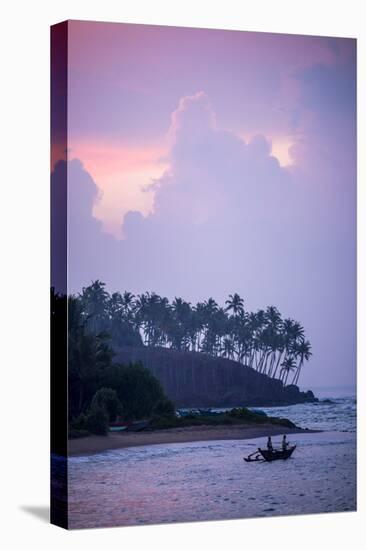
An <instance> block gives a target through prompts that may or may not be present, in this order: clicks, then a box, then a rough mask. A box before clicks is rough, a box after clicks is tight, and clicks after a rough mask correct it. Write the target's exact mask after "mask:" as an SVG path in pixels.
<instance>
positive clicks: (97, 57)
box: [54, 22, 356, 386]
mask: <svg viewBox="0 0 366 550" xmlns="http://www.w3.org/2000/svg"><path fill="white" fill-rule="evenodd" d="M355 67H356V43H355V41H354V40H350V39H339V38H321V37H305V36H290V35H275V34H264V33H247V32H231V31H217V30H199V29H181V28H174V27H171V28H169V27H153V26H145V25H130V24H128V25H126V24H107V23H86V22H70V23H69V80H68V86H69V96H68V99H69V103H68V106H69V118H68V132H69V134H68V146H69V156H68V158H69V165H68V176H69V180H68V181H69V191H68V192H69V291H70V292H78V291H80V290H81V287H82V286H85V285H87V284H89V283H90V282H91V280H93V279H96V278H99V279H102V280H103V281H105V282H106V283H107V285H108V288H109V289H110V290H125V289H127V290H130V291H132V292H134V293H140V292H143V291H145V290H150V291H151V290H155V291H156V292H158V293H160V294H162V295H165V296H167V297H169V298H173V297H174V296H182V297H184V298H186V299H187V300H189V301H192V302H195V301H197V300H202V299H205V298H207V297H209V296H213V297H214V298H215V299H216V300H217V301H218V302H220V303H223V302H224V300H225V299H226V297H227V295H228V294H229V293H233V292H239V294H241V295H242V296H243V298H244V300H245V305H246V307H247V308H248V309H253V310H255V309H257V308H265V307H266V306H267V305H276V306H277V307H278V308H279V309H280V311H281V312H282V314H283V315H284V316H291V317H293V318H295V319H298V320H299V321H301V322H302V323H303V325H304V327H305V329H306V332H307V335H308V337H309V339H310V340H311V342H312V346H313V354H314V355H313V358H312V359H311V361H310V363H309V365H307V368H306V369H304V374H303V378H302V384H303V385H305V386H306V385H307V386H315V385H338V384H354V382H355V357H356V350H355V291H356V289H355V277H356V266H355V253H356V241H355V223H356V219H355V218H356V208H355V200H356V134H355V131H356V128H355V124H356V122H355V109H356V103H355V70H356V68H355ZM58 169H60V167H58V168H56V170H55V173H54V176H55V177H56V179H57V170H58Z"/></svg>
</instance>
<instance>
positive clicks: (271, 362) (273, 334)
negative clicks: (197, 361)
mask: <svg viewBox="0 0 366 550" xmlns="http://www.w3.org/2000/svg"><path fill="white" fill-rule="evenodd" d="M70 299H71V300H72V301H73V302H74V303H75V307H78V308H79V315H80V318H81V319H83V323H84V324H85V326H86V327H87V328H88V332H89V333H92V334H94V335H103V334H108V335H109V336H110V338H111V339H112V344H113V345H114V346H115V347H118V346H131V345H133V346H139V345H144V346H148V347H166V348H171V349H174V350H177V351H186V352H188V351H194V352H200V353H205V354H208V355H211V356H213V357H224V358H227V359H231V360H235V361H237V362H238V363H241V364H243V365H246V366H248V367H250V368H253V369H255V370H256V371H257V372H259V373H262V374H266V375H267V376H269V377H272V378H278V379H279V380H281V381H282V382H283V384H284V385H287V384H298V382H299V377H300V374H301V370H302V368H303V365H304V364H305V362H307V361H308V360H309V359H310V357H311V355H312V352H311V345H310V342H309V340H308V339H306V337H305V331H304V328H303V326H302V325H301V324H300V323H299V322H298V321H295V320H293V319H291V318H285V319H283V318H282V316H281V314H280V312H279V311H278V309H277V308H276V307H275V306H268V307H267V308H266V309H265V310H263V309H260V310H258V311H256V312H250V311H247V310H246V309H245V307H244V300H243V299H242V298H241V297H240V296H239V294H237V293H234V294H230V295H229V297H228V299H227V300H226V302H225V305H224V306H223V307H222V306H220V305H219V304H218V303H217V302H216V301H215V300H214V299H213V298H208V299H207V300H205V301H203V302H198V303H197V304H195V305H192V304H191V303H190V302H187V301H185V300H184V299H182V298H179V297H176V298H174V300H173V301H172V302H170V301H169V300H168V298H166V297H162V296H159V295H158V294H156V293H155V292H145V293H143V294H139V295H137V296H134V295H133V294H132V293H130V292H127V291H126V292H123V293H120V292H114V293H112V294H109V293H108V292H107V291H106V289H105V284H104V283H103V282H101V281H99V280H96V281H94V282H93V283H92V284H91V285H90V286H88V287H85V288H83V289H82V292H81V293H80V294H79V295H78V296H72V297H71V298H70ZM76 304H77V306H76ZM71 337H72V335H71Z"/></svg>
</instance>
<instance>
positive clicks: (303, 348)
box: [292, 340, 312, 385]
mask: <svg viewBox="0 0 366 550" xmlns="http://www.w3.org/2000/svg"><path fill="white" fill-rule="evenodd" d="M311 355H312V352H311V345H310V342H309V340H303V341H302V342H300V343H299V344H297V346H296V348H295V356H296V357H299V358H300V361H299V364H298V367H297V369H296V372H295V376H294V378H293V380H292V383H293V384H295V385H297V383H298V381H299V377H300V372H301V368H302V366H303V364H304V361H309V359H310V357H311Z"/></svg>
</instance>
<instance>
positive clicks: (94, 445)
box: [68, 424, 319, 457]
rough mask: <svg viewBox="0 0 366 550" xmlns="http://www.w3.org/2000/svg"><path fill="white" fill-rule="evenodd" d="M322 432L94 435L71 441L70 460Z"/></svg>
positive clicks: (204, 430) (214, 429) (200, 429)
mask: <svg viewBox="0 0 366 550" xmlns="http://www.w3.org/2000/svg"><path fill="white" fill-rule="evenodd" d="M311 433H319V430H307V429H303V428H287V427H285V426H278V425H273V424H262V425H260V426H253V424H242V425H239V426H238V425H237V426H230V427H223V426H189V427H185V428H169V429H164V430H153V431H148V430H145V431H141V432H121V433H113V432H110V433H109V434H108V435H107V436H98V435H91V436H87V437H83V438H80V439H69V441H68V456H69V457H73V456H83V455H92V454H97V453H101V452H105V451H110V450H116V449H126V448H129V447H141V446H146V445H164V444H171V443H193V442H198V441H219V440H228V439H233V440H246V439H255V438H259V437H268V436H269V435H270V436H280V435H283V434H286V435H287V434H311Z"/></svg>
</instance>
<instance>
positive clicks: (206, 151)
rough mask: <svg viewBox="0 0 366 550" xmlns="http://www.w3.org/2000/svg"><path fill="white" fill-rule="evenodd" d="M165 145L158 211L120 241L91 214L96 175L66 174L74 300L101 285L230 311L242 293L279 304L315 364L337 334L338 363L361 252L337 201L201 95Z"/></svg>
mask: <svg viewBox="0 0 366 550" xmlns="http://www.w3.org/2000/svg"><path fill="white" fill-rule="evenodd" d="M169 136H170V140H171V149H170V152H169V157H168V159H167V160H168V163H169V168H168V169H167V170H166V172H165V173H164V174H163V176H162V177H161V178H160V179H158V180H156V181H155V182H154V184H153V185H152V186H151V188H150V189H149V190H148V191H147V192H150V193H153V195H154V199H153V209H152V212H151V214H150V215H148V216H143V215H142V214H141V213H140V212H138V211H130V212H128V213H127V214H126V215H125V217H124V220H123V235H124V239H123V240H121V241H117V240H116V239H114V238H113V237H112V236H111V235H108V234H106V233H103V231H102V226H101V223H100V222H99V221H98V220H96V219H95V218H94V217H93V215H92V208H93V204H94V202H95V200H97V198H98V189H97V186H96V184H95V182H94V181H93V179H92V177H91V175H90V174H88V173H87V172H86V171H85V169H84V168H83V166H82V164H81V163H80V162H79V161H77V160H74V161H71V162H70V163H69V166H68V186H69V187H68V193H69V246H70V248H69V291H71V292H78V291H80V290H81V287H82V286H84V285H87V284H89V283H90V281H91V280H92V279H96V278H100V279H102V280H103V281H105V282H106V283H107V285H108V287H109V289H110V290H123V289H128V290H130V291H132V292H134V293H139V292H143V291H146V290H155V291H157V292H158V293H161V294H162V295H166V296H168V297H170V298H172V297H174V296H177V295H179V296H183V297H184V298H186V299H188V300H190V301H196V300H202V299H204V298H206V297H208V296H210V295H212V296H213V297H215V298H216V299H217V300H218V301H219V302H221V303H223V301H224V299H225V297H226V296H227V295H228V294H229V293H232V292H236V291H237V292H239V293H240V294H241V295H242V296H243V297H244V298H245V299H246V305H247V307H248V308H253V309H255V308H257V307H265V306H266V305H268V304H275V305H277V306H278V307H279V308H280V309H281V310H282V311H283V312H284V314H285V315H291V316H293V317H295V318H299V319H300V320H301V321H302V322H303V323H304V324H305V326H306V328H307V332H308V334H309V336H310V338H311V339H312V341H313V346H314V352H315V355H316V357H317V360H318V361H319V362H320V361H323V360H325V358H326V357H325V356H326V354H327V353H329V349H332V346H331V339H332V338H333V334H334V333H336V334H337V338H340V340H339V346H338V348H337V349H335V350H334V352H331V353H333V355H332V358H331V359H332V360H334V361H335V362H337V363H339V362H340V361H342V360H343V358H345V357H346V355H347V354H345V352H344V349H346V348H347V346H349V345H350V341H351V339H352V334H353V331H352V326H351V325H352V322H351V324H349V323H348V328H347V327H345V326H344V320H343V319H344V315H345V312H346V314H347V312H348V313H349V314H350V315H352V311H353V310H352V308H353V306H354V303H353V301H352V300H353V298H352V295H350V293H348V292H345V290H344V289H345V288H347V285H349V284H350V282H351V281H352V277H353V270H354V264H353V259H354V250H353V249H352V247H351V246H350V242H351V241H350V239H349V238H348V237H349V234H348V237H347V238H340V235H341V234H342V231H343V230H344V231H347V228H350V227H351V229H352V227H353V225H352V221H350V219H348V218H347V219H344V218H343V219H342V201H340V202H339V203H338V206H337V207H333V206H334V205H333V206H332V208H331V209H329V208H328V206H329V194H327V192H326V191H324V189H322V188H319V189H317V190H316V192H314V187H313V186H309V185H306V183H304V181H303V180H302V179H301V178H297V177H296V173H294V172H291V171H289V170H288V169H285V168H282V167H281V166H280V165H279V163H278V161H277V159H276V158H275V157H273V156H272V155H271V144H270V142H269V141H268V140H267V139H266V137H265V136H263V135H258V136H256V137H254V138H253V139H252V140H251V141H249V142H247V143H246V142H244V141H243V140H242V139H240V138H239V137H238V136H237V135H235V134H234V133H232V132H229V131H226V130H223V129H221V128H219V127H218V124H217V122H216V117H215V113H214V111H213V109H212V107H211V105H210V102H209V99H208V98H207V96H206V95H205V94H204V93H203V92H199V93H197V94H194V95H192V96H188V97H185V98H183V99H182V100H181V101H180V102H179V105H178V107H177V109H176V111H175V112H174V113H173V114H172V117H171V127H170V130H169ZM59 169H60V167H56V170H55V172H54V177H55V178H56V179H57V170H59ZM343 233H344V232H343ZM344 234H345V233H344ZM340 258H341V259H340ZM351 294H352V293H351ZM326 323H328V330H327V331H326V334H327V335H326V336H325V337H324V329H323V328H322V327H324V326H325V324H326ZM340 335H342V336H340ZM327 338H328V340H329V341H328V342H327V341H325V340H326V339H327ZM342 339H343V340H342ZM342 350H343V351H342ZM326 360H327V361H328V362H329V357H327V358H326Z"/></svg>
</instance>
